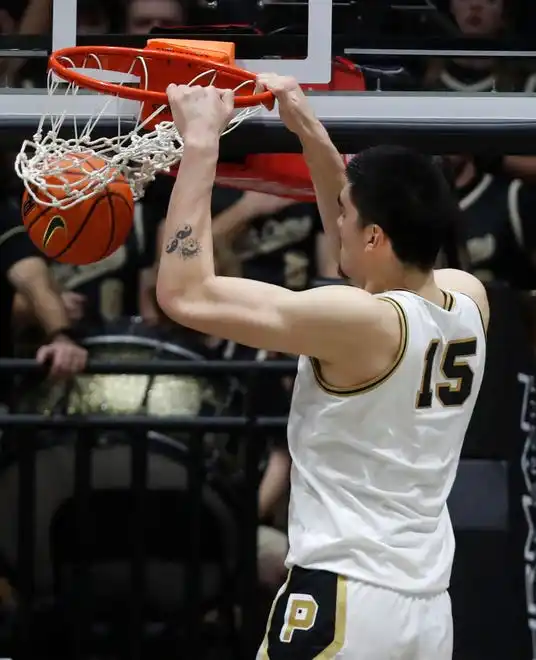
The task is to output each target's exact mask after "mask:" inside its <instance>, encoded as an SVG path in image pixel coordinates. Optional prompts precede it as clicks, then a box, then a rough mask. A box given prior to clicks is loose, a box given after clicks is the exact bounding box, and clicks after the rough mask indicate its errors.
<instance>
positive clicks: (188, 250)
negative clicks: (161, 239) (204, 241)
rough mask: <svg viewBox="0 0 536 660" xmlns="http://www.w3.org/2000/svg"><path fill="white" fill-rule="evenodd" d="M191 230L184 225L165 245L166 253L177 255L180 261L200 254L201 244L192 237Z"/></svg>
mask: <svg viewBox="0 0 536 660" xmlns="http://www.w3.org/2000/svg"><path fill="white" fill-rule="evenodd" d="M193 231H194V230H193V229H192V228H191V226H190V225H185V226H184V227H183V228H182V229H179V231H178V232H176V233H175V235H174V236H173V237H172V238H170V239H169V241H168V242H167V245H166V253H167V254H172V253H173V252H174V253H175V254H177V255H178V256H179V257H181V259H192V258H193V257H197V255H198V254H200V252H201V243H200V242H199V241H198V240H197V239H196V238H194V237H193V236H192V234H193Z"/></svg>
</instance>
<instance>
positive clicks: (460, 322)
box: [287, 290, 486, 594]
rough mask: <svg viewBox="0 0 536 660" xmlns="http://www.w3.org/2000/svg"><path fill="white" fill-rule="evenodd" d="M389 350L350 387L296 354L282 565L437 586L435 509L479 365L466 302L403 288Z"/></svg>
mask: <svg viewBox="0 0 536 660" xmlns="http://www.w3.org/2000/svg"><path fill="white" fill-rule="evenodd" d="M380 297H382V298H385V299H387V300H388V301H389V302H390V303H391V304H392V305H393V306H394V307H395V308H396V310H397V311H398V314H399V317H400V323H401V327H402V342H401V346H400V351H399V354H398V355H397V357H396V360H395V362H394V364H393V366H392V368H391V369H389V371H388V372H387V373H385V374H383V375H382V376H380V377H378V378H376V379H374V381H372V382H369V383H366V384H364V385H362V386H361V387H359V389H355V388H354V389H353V390H351V389H341V388H333V387H330V386H329V385H328V384H327V383H325V381H323V379H322V374H321V371H320V368H319V365H318V363H317V362H316V361H315V360H312V359H309V358H306V357H303V356H302V357H301V358H300V360H299V364H298V374H297V377H296V382H295V386H294V394H293V398H292V406H291V410H290V416H289V422H288V440H289V449H290V453H291V456H292V462H293V465H292V475H291V498H290V510H289V542H290V550H289V554H288V557H287V565H288V566H294V565H297V566H302V567H304V568H311V569H320V570H327V571H332V572H335V573H339V574H341V575H345V576H347V577H350V578H354V579H356V580H360V581H363V582H367V583H370V584H374V585H378V586H381V587H386V588H390V589H394V590H397V591H401V592H405V593H412V594H428V593H438V592H441V591H443V590H445V589H447V587H448V585H449V580H450V574H451V569H452V561H453V557H454V535H453V531H452V525H451V522H450V516H449V513H448V510H447V504H446V502H447V497H448V495H449V493H450V490H451V487H452V484H453V482H454V478H455V475H456V470H457V467H458V463H459V458H460V452H461V448H462V444H463V440H464V436H465V433H466V431H467V427H468V425H469V421H470V418H471V415H472V412H473V408H474V406H475V402H476V399H477V396H478V392H479V389H480V385H481V383H482V377H483V372H484V362H485V356H486V337H485V331H484V327H483V323H482V318H481V316H480V311H479V309H478V307H477V305H476V303H475V302H474V301H473V300H472V299H471V298H469V297H468V296H466V295H463V294H461V293H448V292H446V293H445V305H444V307H443V308H442V307H439V306H438V305H434V304H433V303H431V302H428V301H427V300H425V299H424V298H422V297H420V296H418V295H417V294H415V293H412V292H410V291H402V290H396V291H388V292H386V293H384V294H382V296H380Z"/></svg>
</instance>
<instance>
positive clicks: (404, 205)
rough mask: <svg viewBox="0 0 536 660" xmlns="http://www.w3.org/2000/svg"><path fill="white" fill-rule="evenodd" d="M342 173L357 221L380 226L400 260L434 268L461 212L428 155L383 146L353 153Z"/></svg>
mask: <svg viewBox="0 0 536 660" xmlns="http://www.w3.org/2000/svg"><path fill="white" fill-rule="evenodd" d="M346 174H347V177H348V182H349V184H350V198H351V200H352V202H353V204H354V206H355V207H356V209H357V211H358V213H359V216H360V222H361V224H362V225H363V226H366V225H371V224H375V225H378V226H379V227H381V228H382V230H383V231H384V232H385V234H386V236H387V237H388V238H389V239H390V241H391V245H392V247H393V251H394V253H395V254H396V256H397V257H398V259H400V261H401V262H403V263H405V264H407V265H408V266H413V267H416V268H419V269H421V270H423V271H426V270H429V269H431V268H433V267H434V264H435V262H436V259H437V256H438V254H439V252H440V250H441V248H442V247H443V246H444V244H445V240H446V238H447V237H448V236H449V235H450V233H451V232H452V228H453V226H454V225H455V224H456V223H457V222H458V218H459V216H460V211H459V208H458V203H457V200H456V198H455V196H454V195H453V193H452V191H451V188H450V186H449V184H448V183H447V181H446V179H445V176H444V175H443V172H442V171H441V168H440V167H438V165H437V164H435V163H434V161H433V160H432V158H430V157H428V156H425V155H423V154H420V153H418V152H417V151H414V150H412V149H408V148H406V147H398V146H390V145H382V146H378V147H372V148H370V149H365V150H364V151H362V152H361V153H359V154H357V155H356V156H354V157H353V158H352V160H351V161H350V163H349V164H348V167H347V169H346Z"/></svg>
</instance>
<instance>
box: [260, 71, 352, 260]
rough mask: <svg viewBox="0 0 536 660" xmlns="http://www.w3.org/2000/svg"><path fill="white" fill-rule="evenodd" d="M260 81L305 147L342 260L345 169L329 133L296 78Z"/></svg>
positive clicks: (324, 218)
mask: <svg viewBox="0 0 536 660" xmlns="http://www.w3.org/2000/svg"><path fill="white" fill-rule="evenodd" d="M258 81H259V83H260V84H262V85H263V86H264V87H266V88H267V89H269V90H270V91H271V92H273V94H274V95H275V97H276V98H277V101H278V104H279V116H280V117H281V119H282V121H283V122H284V124H285V126H286V127H287V128H288V129H289V130H290V131H292V132H293V133H295V134H296V135H297V136H298V138H299V140H300V142H301V145H302V149H303V155H304V157H305V161H306V163H307V166H308V167H309V171H310V173H311V179H312V181H313V185H314V188H315V193H316V202H317V204H318V209H319V211H320V216H321V218H322V224H323V226H324V231H325V232H326V236H327V238H328V241H329V245H330V249H331V252H332V254H333V256H334V258H335V259H336V260H337V263H338V260H339V243H340V238H339V231H338V228H337V218H338V217H339V215H340V208H339V203H338V198H339V195H340V192H341V190H342V189H343V188H344V185H345V183H346V174H345V165H344V161H343V159H342V156H341V155H340V154H339V152H338V151H337V149H336V148H335V146H334V145H333V142H332V141H331V139H330V137H329V135H328V132H327V131H326V129H325V128H324V127H323V126H322V124H321V123H320V121H318V119H317V118H316V117H315V115H314V113H313V111H312V109H311V107H310V105H309V103H308V102H307V98H306V96H305V94H304V93H303V91H302V90H301V87H300V86H299V85H298V83H297V82H296V80H294V78H288V77H283V76H276V75H274V74H261V75H259V77H258Z"/></svg>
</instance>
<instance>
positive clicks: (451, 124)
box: [0, 0, 536, 154]
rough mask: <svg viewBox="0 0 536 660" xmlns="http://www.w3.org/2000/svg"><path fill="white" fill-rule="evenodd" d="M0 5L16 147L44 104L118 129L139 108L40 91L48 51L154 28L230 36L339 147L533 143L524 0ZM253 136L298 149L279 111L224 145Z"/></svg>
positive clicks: (239, 144) (534, 115)
mask: <svg viewBox="0 0 536 660" xmlns="http://www.w3.org/2000/svg"><path fill="white" fill-rule="evenodd" d="M2 6H3V7H4V9H1V10H0V28H2V32H3V36H1V37H0V56H1V57H2V59H1V60H0V62H1V65H2V66H1V70H0V75H3V77H4V83H5V84H4V87H3V88H1V89H0V94H1V97H0V135H1V136H2V139H3V140H4V141H6V140H7V141H11V142H12V143H13V146H17V145H18V143H20V141H21V139H22V138H23V137H27V136H29V135H31V134H32V132H33V131H35V128H36V126H37V123H38V120H39V117H40V116H41V115H42V114H43V113H44V112H45V111H48V112H56V113H57V112H61V111H64V110H65V111H66V112H67V115H68V116H67V121H66V126H67V127H72V126H73V124H74V123H75V121H78V122H79V124H80V125H83V123H84V122H85V120H86V119H87V118H88V117H89V116H91V115H92V114H94V113H95V112H98V111H100V110H101V109H103V108H104V105H105V106H106V107H105V108H104V110H103V115H102V119H101V121H100V126H101V130H102V131H103V132H104V133H106V132H107V131H110V133H114V132H115V131H116V125H117V117H118V116H120V117H121V118H122V120H123V121H126V122H127V123H128V121H129V120H131V119H132V120H133V119H134V118H135V117H136V116H137V113H138V105H137V104H136V103H135V102H129V101H121V100H115V99H114V100H113V101H112V102H107V100H106V99H104V98H103V97H101V96H98V95H95V94H93V93H80V94H79V95H78V96H76V97H69V98H66V97H64V96H63V95H59V96H56V97H52V98H47V94H46V90H45V89H44V88H45V83H46V76H45V69H46V58H47V56H48V54H49V53H50V52H51V51H52V50H56V49H59V48H64V47H69V46H73V45H121V46H140V47H143V46H144V45H145V42H146V40H147V37H148V35H149V33H153V34H154V33H157V34H162V33H165V34H166V36H172V35H176V36H178V37H180V38H195V37H196V36H197V37H198V38H199V37H200V38H203V39H211V40H218V39H219V40H226V41H234V42H235V43H236V44H237V56H238V60H239V64H240V65H241V66H242V67H244V68H246V69H249V70H252V71H256V72H261V71H274V72H277V73H281V74H288V75H292V76H294V77H296V78H297V79H298V80H299V81H300V82H301V83H302V84H303V85H304V87H305V88H306V89H307V90H308V94H309V95H310V99H311V103H312V105H313V107H314V109H315V111H316V113H317V115H318V116H319V117H320V118H321V119H322V121H323V122H324V123H325V124H326V126H327V127H328V130H329V131H330V133H331V135H332V137H333V138H334V140H335V142H336V143H337V145H338V146H339V148H340V149H341V150H344V151H346V152H352V151H355V150H357V149H359V148H362V147H363V146H368V145H370V144H374V143H377V142H383V141H392V140H395V139H396V140H397V141H399V142H409V143H412V144H414V145H416V146H418V147H420V148H422V149H425V150H429V151H433V152H436V153H437V152H445V151H452V150H457V149H459V148H461V145H462V144H463V147H464V149H470V150H471V151H473V152H479V151H484V152H487V153H490V152H496V153H503V152H505V151H509V153H534V150H535V148H536V98H535V97H534V90H535V89H536V36H535V35H536V30H535V29H534V28H535V27H536V20H535V17H536V8H535V6H534V3H531V2H530V0H520V1H519V2H517V3H508V4H506V3H504V5H503V2H501V0H346V1H344V2H339V1H337V0H335V1H333V2H331V1H330V0H258V1H257V2H255V3H254V2H252V0H128V1H127V0H107V1H105V0H78V2H77V1H76V0H26V1H25V2H19V3H16V2H14V1H13V2H11V3H10V2H7V3H3V5H2ZM25 12H26V13H25ZM2 22H3V25H2ZM179 25H180V26H182V27H181V28H180V29H179V28H177V27H176V26H179ZM223 26H225V27H223ZM337 57H339V58H341V57H342V58H344V61H345V62H346V63H347V65H348V66H349V67H351V68H353V69H355V71H356V76H357V78H358V79H359V81H360V82H359V84H356V85H355V86H354V87H352V85H351V84H350V85H349V86H348V85H347V84H343V85H342V86H341V85H340V84H339V82H338V81H337V80H336V76H335V74H334V71H335V65H334V58H337ZM75 118H77V119H75ZM253 141H254V143H255V144H256V145H257V146H258V148H259V149H261V150H263V151H276V152H278V151H295V150H296V149H297V147H298V145H297V143H296V142H295V140H294V139H293V137H292V135H290V134H288V133H287V132H286V131H285V130H282V127H281V122H280V121H279V117H278V115H277V110H275V111H273V112H269V111H268V110H265V109H262V110H261V111H260V113H259V114H258V115H257V116H255V117H254V118H252V119H250V120H248V122H247V123H246V124H244V125H243V126H242V127H241V128H240V129H239V131H237V132H235V133H234V134H232V135H230V136H229V137H228V138H226V139H225V141H224V144H223V148H224V150H227V151H229V153H238V154H239V153H240V152H243V149H244V147H243V145H244V144H248V143H249V144H252V143H253ZM533 141H534V143H535V144H534V145H533Z"/></svg>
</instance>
